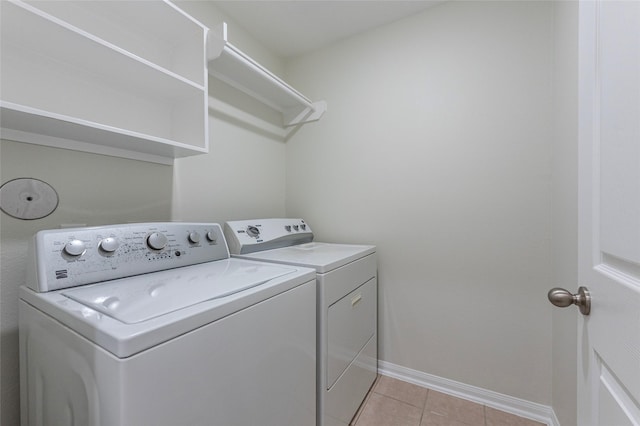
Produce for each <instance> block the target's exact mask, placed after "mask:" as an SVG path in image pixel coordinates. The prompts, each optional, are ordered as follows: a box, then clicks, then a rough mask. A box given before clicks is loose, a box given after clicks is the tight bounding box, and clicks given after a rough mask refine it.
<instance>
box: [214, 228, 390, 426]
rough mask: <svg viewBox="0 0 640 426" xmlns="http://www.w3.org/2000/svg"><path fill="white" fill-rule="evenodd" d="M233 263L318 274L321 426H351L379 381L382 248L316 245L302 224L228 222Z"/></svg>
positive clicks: (308, 230) (318, 396)
mask: <svg viewBox="0 0 640 426" xmlns="http://www.w3.org/2000/svg"><path fill="white" fill-rule="evenodd" d="M224 232H225V236H226V238H227V242H228V243H229V248H230V251H231V253H232V255H233V256H235V257H237V258H243V259H251V260H260V261H267V262H273V263H276V264H283V265H294V266H304V267H309V268H313V269H315V270H316V280H317V336H318V342H317V349H318V356H317V359H318V365H317V385H318V394H317V401H318V405H317V410H316V411H317V416H318V421H317V425H318V426H345V425H349V424H350V422H351V420H352V419H353V417H354V415H355V414H356V412H357V410H358V408H359V406H360V404H361V403H362V402H363V400H364V399H365V397H366V395H367V392H368V391H369V389H370V388H371V385H372V384H373V382H374V381H375V379H376V376H377V362H378V359H377V354H378V352H377V266H376V247H375V246H371V245H348V244H331V243H321V242H313V232H312V231H311V228H310V226H309V225H308V224H307V223H306V222H305V221H304V220H302V219H259V220H242V221H232V222H227V223H225V226H224Z"/></svg>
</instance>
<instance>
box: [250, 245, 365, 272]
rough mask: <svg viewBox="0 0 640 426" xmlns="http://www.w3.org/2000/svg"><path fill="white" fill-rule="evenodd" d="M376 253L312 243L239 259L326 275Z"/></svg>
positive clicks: (352, 246)
mask: <svg viewBox="0 0 640 426" xmlns="http://www.w3.org/2000/svg"><path fill="white" fill-rule="evenodd" d="M375 251H376V247H375V246H369V245H353V244H334V243H319V242H312V243H307V244H299V245H294V246H289V247H283V248H278V249H273V250H265V251H258V252H254V253H250V254H246V255H239V257H242V258H244V259H254V260H260V261H266V262H276V263H284V264H289V265H298V266H304V267H307V268H314V269H315V270H316V272H318V273H320V274H324V273H326V272H330V271H332V270H334V269H336V268H339V267H341V266H344V265H347V264H348V263H350V262H353V261H355V260H358V259H360V258H362V257H365V256H367V255H370V254H372V253H375Z"/></svg>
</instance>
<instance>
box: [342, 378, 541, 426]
mask: <svg viewBox="0 0 640 426" xmlns="http://www.w3.org/2000/svg"><path fill="white" fill-rule="evenodd" d="M351 425H352V426H543V423H539V422H536V421H533V420H529V419H525V418H522V417H518V416H515V415H513V414H509V413H505V412H503V411H499V410H495V409H493V408H490V407H487V406H484V405H481V404H477V403H475V402H470V401H467V400H464V399H460V398H456V397H453V396H449V395H446V394H444V393H441V392H437V391H434V390H431V389H427V388H423V387H420V386H416V385H414V384H411V383H407V382H403V381H401V380H397V379H393V378H391V377H387V376H378V380H377V381H376V383H375V384H374V385H373V387H372V388H371V391H369V394H368V395H367V398H366V399H365V401H364V402H363V404H362V406H361V407H360V410H359V411H358V413H357V414H356V416H355V417H354V419H353V421H352V422H351Z"/></svg>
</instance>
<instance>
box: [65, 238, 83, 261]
mask: <svg viewBox="0 0 640 426" xmlns="http://www.w3.org/2000/svg"><path fill="white" fill-rule="evenodd" d="M85 251H87V247H86V246H85V245H84V243H83V242H82V241H80V240H71V241H69V242H68V243H67V244H65V246H64V252H65V253H66V254H68V255H69V256H73V257H79V256H82V255H83V254H84V252H85Z"/></svg>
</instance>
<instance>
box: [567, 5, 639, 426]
mask: <svg viewBox="0 0 640 426" xmlns="http://www.w3.org/2000/svg"><path fill="white" fill-rule="evenodd" d="M579 25H580V53H579V55H580V64H579V74H580V92H579V93H580V99H579V109H580V113H579V121H580V132H579V134H580V147H579V151H580V155H579V162H580V164H579V168H580V176H579V183H580V187H579V194H580V195H579V207H580V212H579V280H580V285H582V286H586V287H587V288H588V289H589V291H590V293H591V313H590V314H589V315H588V316H582V315H580V317H581V320H580V321H579V328H578V334H579V337H578V424H579V426H586V425H599V426H622V425H640V1H638V0H627V1H613V0H599V1H582V2H581V3H580V15H579Z"/></svg>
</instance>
